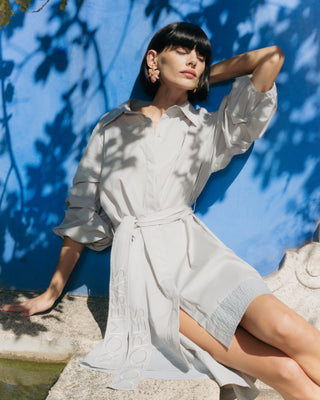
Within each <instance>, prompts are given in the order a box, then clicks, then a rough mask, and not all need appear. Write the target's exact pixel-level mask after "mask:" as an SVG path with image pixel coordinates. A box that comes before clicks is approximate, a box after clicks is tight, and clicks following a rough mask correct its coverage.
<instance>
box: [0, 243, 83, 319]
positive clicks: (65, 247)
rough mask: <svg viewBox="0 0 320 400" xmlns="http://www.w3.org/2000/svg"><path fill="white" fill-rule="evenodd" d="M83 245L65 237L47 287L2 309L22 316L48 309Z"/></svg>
mask: <svg viewBox="0 0 320 400" xmlns="http://www.w3.org/2000/svg"><path fill="white" fill-rule="evenodd" d="M83 247H84V245H83V244H81V243H78V242H75V241H74V240H72V239H71V238H69V237H65V238H64V240H63V244H62V247H61V252H60V256H59V260H58V263H57V266H56V269H55V271H54V274H53V276H52V279H51V282H50V285H49V287H48V289H47V290H46V291H45V292H44V293H42V294H41V295H40V296H37V297H35V298H33V299H30V300H27V301H25V302H23V303H14V304H4V305H2V306H1V309H2V310H3V311H12V312H18V313H20V315H21V316H22V317H30V316H31V315H33V314H37V313H41V312H44V311H47V310H49V309H50V308H51V307H52V306H53V305H54V303H55V301H56V300H57V299H58V298H59V296H60V295H61V293H62V291H63V288H64V287H65V285H66V283H67V281H68V279H69V276H70V275H71V272H72V270H73V268H74V267H75V265H76V263H77V261H78V259H79V257H80V254H81V252H82V250H83Z"/></svg>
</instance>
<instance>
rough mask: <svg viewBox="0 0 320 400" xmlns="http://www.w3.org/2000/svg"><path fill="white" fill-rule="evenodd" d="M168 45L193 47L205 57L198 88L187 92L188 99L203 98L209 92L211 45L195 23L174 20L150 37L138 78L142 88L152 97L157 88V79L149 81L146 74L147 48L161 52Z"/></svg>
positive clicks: (199, 99)
mask: <svg viewBox="0 0 320 400" xmlns="http://www.w3.org/2000/svg"><path fill="white" fill-rule="evenodd" d="M170 47H186V48H188V49H190V50H192V49H195V50H196V51H197V52H198V53H199V54H200V55H201V56H202V57H204V58H205V70H204V72H203V74H202V76H201V77H200V79H199V85H198V89H197V91H196V92H195V93H193V91H190V92H189V93H188V98H189V100H191V101H192V100H194V101H195V100H198V101H201V100H205V99H206V98H207V97H208V94H209V73H210V61H211V45H210V41H209V39H208V37H207V35H206V34H205V33H204V31H203V30H202V29H201V28H200V27H199V26H197V25H194V24H191V23H189V22H175V23H173V24H169V25H167V26H165V27H164V28H162V29H160V30H159V31H158V32H157V33H156V34H155V35H154V36H153V38H152V39H151V41H150V43H149V46H148V48H147V51H146V53H145V55H144V58H143V61H142V64H141V68H140V74H139V80H140V83H141V86H142V88H143V90H144V91H145V92H146V93H147V94H148V95H149V96H151V97H154V96H155V94H156V92H157V90H158V88H159V81H157V82H155V83H151V82H150V80H149V75H148V69H149V68H148V65H147V61H146V56H147V53H148V51H149V50H151V49H152V50H155V51H156V52H157V53H161V52H162V51H163V50H165V49H167V48H170Z"/></svg>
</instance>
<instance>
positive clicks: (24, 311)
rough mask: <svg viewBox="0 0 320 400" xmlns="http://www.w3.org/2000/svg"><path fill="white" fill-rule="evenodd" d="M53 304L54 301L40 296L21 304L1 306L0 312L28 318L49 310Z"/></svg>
mask: <svg viewBox="0 0 320 400" xmlns="http://www.w3.org/2000/svg"><path fill="white" fill-rule="evenodd" d="M53 304H54V301H53V300H52V299H51V300H48V299H46V297H45V295H44V294H42V295H40V296H38V297H35V298H34V299H30V300H27V301H24V302H22V303H12V304H3V305H2V306H1V309H2V311H5V312H17V313H20V314H19V315H20V316H21V317H30V316H31V315H34V314H37V313H41V312H44V311H47V310H49V309H50V308H51V307H52V306H53Z"/></svg>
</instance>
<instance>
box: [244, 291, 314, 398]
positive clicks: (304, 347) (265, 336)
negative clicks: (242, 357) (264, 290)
mask: <svg viewBox="0 0 320 400" xmlns="http://www.w3.org/2000/svg"><path fill="white" fill-rule="evenodd" d="M241 325H242V327H243V328H245V329H246V330H247V331H248V332H250V333H251V334H252V335H253V336H255V337H257V338H259V339H260V340H262V341H263V342H265V343H268V344H270V345H271V346H274V347H276V348H277V349H280V350H282V351H283V352H284V353H285V354H287V355H288V356H289V357H290V358H293V359H294V360H295V361H297V363H298V364H299V365H300V366H301V367H302V368H303V369H304V371H305V372H306V374H307V375H308V376H310V377H311V378H312V379H313V380H314V381H315V382H316V383H317V384H318V385H320V332H319V331H318V329H316V328H315V327H314V326H312V325H311V324H309V323H308V322H307V321H306V320H305V319H304V318H302V317H301V316H300V315H298V314H297V313H296V312H295V311H293V310H292V309H290V308H289V307H288V306H286V305H285V304H284V303H282V302H281V301H280V300H279V299H277V298H276V297H275V296H273V295H271V294H265V295H261V296H258V297H257V298H256V299H254V300H253V301H252V302H251V303H250V305H249V307H248V309H247V311H246V313H245V315H244V317H243V319H242V321H241ZM319 399H320V397H319Z"/></svg>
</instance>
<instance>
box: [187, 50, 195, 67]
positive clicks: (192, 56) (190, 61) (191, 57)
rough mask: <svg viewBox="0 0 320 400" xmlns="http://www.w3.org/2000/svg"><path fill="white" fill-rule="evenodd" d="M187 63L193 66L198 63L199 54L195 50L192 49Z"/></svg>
mask: <svg viewBox="0 0 320 400" xmlns="http://www.w3.org/2000/svg"><path fill="white" fill-rule="evenodd" d="M187 64H188V65H190V66H192V67H193V68H194V67H195V66H196V65H197V55H196V53H195V51H192V52H191V53H189V58H188V61H187Z"/></svg>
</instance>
